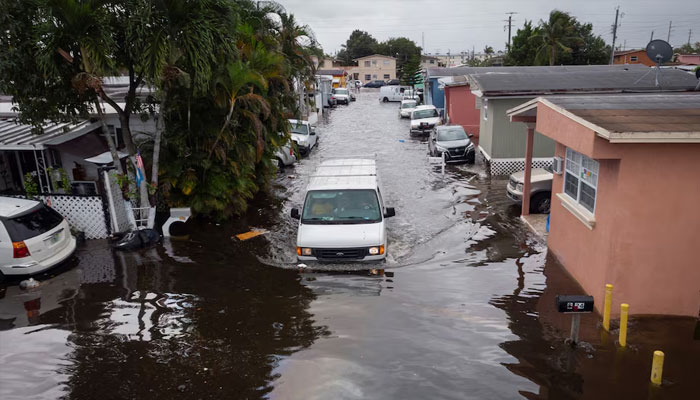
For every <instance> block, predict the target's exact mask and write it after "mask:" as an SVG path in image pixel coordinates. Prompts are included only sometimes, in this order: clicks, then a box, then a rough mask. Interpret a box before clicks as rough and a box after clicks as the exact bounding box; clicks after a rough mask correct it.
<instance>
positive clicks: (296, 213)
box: [291, 208, 301, 219]
mask: <svg viewBox="0 0 700 400" xmlns="http://www.w3.org/2000/svg"><path fill="white" fill-rule="evenodd" d="M291 214H292V218H294V219H299V218H301V216H300V215H299V209H298V208H292V213H291Z"/></svg>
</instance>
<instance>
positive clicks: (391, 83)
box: [386, 79, 401, 85]
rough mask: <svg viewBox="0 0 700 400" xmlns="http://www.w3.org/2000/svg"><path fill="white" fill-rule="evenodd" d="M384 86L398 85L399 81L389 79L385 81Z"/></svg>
mask: <svg viewBox="0 0 700 400" xmlns="http://www.w3.org/2000/svg"><path fill="white" fill-rule="evenodd" d="M386 84H387V85H400V84H401V81H400V80H398V79H389V80H388V81H386Z"/></svg>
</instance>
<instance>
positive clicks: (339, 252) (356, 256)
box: [313, 247, 367, 260]
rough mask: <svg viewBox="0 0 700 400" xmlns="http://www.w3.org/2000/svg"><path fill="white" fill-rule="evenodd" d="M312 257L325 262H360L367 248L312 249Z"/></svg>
mask: <svg viewBox="0 0 700 400" xmlns="http://www.w3.org/2000/svg"><path fill="white" fill-rule="evenodd" d="M313 255H314V257H316V258H318V259H325V260H361V259H363V258H365V256H366V255H367V248H365V247H360V248H351V249H313Z"/></svg>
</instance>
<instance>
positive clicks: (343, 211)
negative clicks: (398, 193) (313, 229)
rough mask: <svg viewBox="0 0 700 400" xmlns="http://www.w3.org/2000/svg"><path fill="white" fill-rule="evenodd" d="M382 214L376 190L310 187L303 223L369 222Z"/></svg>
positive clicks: (376, 220)
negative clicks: (316, 188) (313, 188)
mask: <svg viewBox="0 0 700 400" xmlns="http://www.w3.org/2000/svg"><path fill="white" fill-rule="evenodd" d="M381 220H382V216H381V213H380V209H379V201H377V194H376V192H375V191H374V190H370V189H362V190H311V191H309V193H307V194H306V201H305V202H304V211H303V213H302V219H301V222H302V223H304V224H368V223H374V222H379V221H381Z"/></svg>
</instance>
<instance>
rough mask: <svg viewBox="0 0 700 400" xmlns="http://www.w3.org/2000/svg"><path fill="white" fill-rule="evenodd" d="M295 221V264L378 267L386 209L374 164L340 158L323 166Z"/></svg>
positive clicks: (390, 210)
mask: <svg viewBox="0 0 700 400" xmlns="http://www.w3.org/2000/svg"><path fill="white" fill-rule="evenodd" d="M291 214H292V218H295V219H299V220H300V221H299V229H298V232H297V258H298V259H299V261H317V260H318V261H380V260H383V259H384V258H386V254H387V251H388V249H387V238H386V218H389V217H393V216H394V215H396V212H395V211H394V209H393V208H389V207H385V205H384V200H383V199H382V192H381V189H380V185H379V179H378V178H377V167H376V164H375V161H374V160H370V159H353V158H340V159H334V160H327V161H324V162H322V163H321V165H320V166H319V167H318V170H317V171H316V174H315V175H314V176H313V177H312V178H311V181H310V182H309V186H308V188H307V189H306V198H305V200H304V206H303V208H302V210H301V211H299V209H296V208H293V209H292V213H291Z"/></svg>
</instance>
